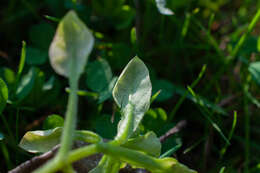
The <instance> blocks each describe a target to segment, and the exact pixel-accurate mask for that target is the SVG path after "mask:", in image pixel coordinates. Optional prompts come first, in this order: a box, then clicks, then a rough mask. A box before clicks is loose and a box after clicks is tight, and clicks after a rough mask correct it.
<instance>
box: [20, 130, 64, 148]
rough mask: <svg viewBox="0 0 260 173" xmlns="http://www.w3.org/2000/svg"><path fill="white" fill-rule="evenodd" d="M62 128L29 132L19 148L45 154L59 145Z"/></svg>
mask: <svg viewBox="0 0 260 173" xmlns="http://www.w3.org/2000/svg"><path fill="white" fill-rule="evenodd" d="M61 132H62V128H61V127H57V128H55V129H51V130H37V131H29V132H27V133H26V134H25V135H24V136H23V138H22V140H21V142H20V144H19V146H20V147H21V148H23V149H24V150H26V151H28V152H31V153H38V152H40V153H44V152H47V151H49V150H50V149H51V148H52V147H54V146H55V145H57V144H59V142H60V136H61Z"/></svg>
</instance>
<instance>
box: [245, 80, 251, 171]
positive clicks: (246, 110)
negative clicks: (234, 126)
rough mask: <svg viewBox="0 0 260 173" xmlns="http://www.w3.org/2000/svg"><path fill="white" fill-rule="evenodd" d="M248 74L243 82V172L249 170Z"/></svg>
mask: <svg viewBox="0 0 260 173" xmlns="http://www.w3.org/2000/svg"><path fill="white" fill-rule="evenodd" d="M249 82H250V76H249V75H248V76H247V79H246V83H245V84H244V116H245V173H248V172H249V163H250V113H249V106H248V97H247V93H248V90H249Z"/></svg>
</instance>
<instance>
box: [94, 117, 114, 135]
mask: <svg viewBox="0 0 260 173" xmlns="http://www.w3.org/2000/svg"><path fill="white" fill-rule="evenodd" d="M117 117H118V116H117V115H116V116H115V122H114V123H112V122H111V116H110V115H107V114H104V115H101V116H98V117H97V119H96V120H95V123H94V127H95V132H97V133H98V134H99V135H100V136H102V137H103V138H106V139H113V138H114V137H115V135H116V128H117V124H116V122H118V118H117Z"/></svg>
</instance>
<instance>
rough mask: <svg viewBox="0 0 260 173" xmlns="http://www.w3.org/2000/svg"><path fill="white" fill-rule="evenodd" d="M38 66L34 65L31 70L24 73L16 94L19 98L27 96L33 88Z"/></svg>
mask: <svg viewBox="0 0 260 173" xmlns="http://www.w3.org/2000/svg"><path fill="white" fill-rule="evenodd" d="M36 75H37V72H36V68H34V67H32V68H31V69H30V70H29V72H28V73H27V74H26V75H24V76H23V77H22V79H21V81H20V83H19V86H18V88H17V91H16V96H17V98H18V100H22V99H23V98H25V97H26V96H27V95H28V94H29V93H30V92H31V91H32V89H33V85H34V83H35V80H36Z"/></svg>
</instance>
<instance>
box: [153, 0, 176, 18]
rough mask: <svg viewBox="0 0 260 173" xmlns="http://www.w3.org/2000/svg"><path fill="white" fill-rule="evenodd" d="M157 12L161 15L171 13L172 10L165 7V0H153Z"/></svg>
mask: <svg viewBox="0 0 260 173" xmlns="http://www.w3.org/2000/svg"><path fill="white" fill-rule="evenodd" d="M155 2H156V6H157V8H158V10H159V12H160V13H161V14H163V15H173V14H174V12H173V11H172V10H171V9H169V8H167V7H166V0H155Z"/></svg>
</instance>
